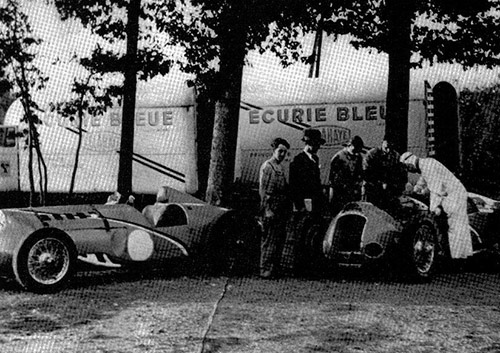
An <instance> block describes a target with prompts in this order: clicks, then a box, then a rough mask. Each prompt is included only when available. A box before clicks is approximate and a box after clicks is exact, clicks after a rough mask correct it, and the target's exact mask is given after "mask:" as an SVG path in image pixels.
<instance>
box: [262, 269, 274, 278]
mask: <svg viewBox="0 0 500 353" xmlns="http://www.w3.org/2000/svg"><path fill="white" fill-rule="evenodd" d="M272 277H273V274H272V272H271V271H262V272H261V273H260V278H264V279H270V278H272Z"/></svg>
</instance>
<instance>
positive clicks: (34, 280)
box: [13, 231, 77, 293]
mask: <svg viewBox="0 0 500 353" xmlns="http://www.w3.org/2000/svg"><path fill="white" fill-rule="evenodd" d="M76 259H77V252H76V248H75V245H74V244H73V242H72V240H71V239H70V238H69V236H67V235H66V234H63V233H59V232H54V231H52V232H39V233H35V234H33V235H31V236H30V237H29V238H28V239H27V240H26V241H25V242H24V244H23V245H22V246H21V248H20V249H19V251H18V252H17V254H16V255H15V256H14V259H13V270H14V274H15V277H16V280H17V282H18V283H19V284H20V285H21V286H22V287H23V288H24V289H26V290H29V291H33V292H39V293H47V292H53V291H56V290H59V289H60V288H61V287H62V286H64V285H65V284H66V283H67V281H68V280H69V278H70V277H71V276H72V275H73V272H74V268H75V264H76Z"/></svg>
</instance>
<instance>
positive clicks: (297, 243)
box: [283, 128, 325, 274]
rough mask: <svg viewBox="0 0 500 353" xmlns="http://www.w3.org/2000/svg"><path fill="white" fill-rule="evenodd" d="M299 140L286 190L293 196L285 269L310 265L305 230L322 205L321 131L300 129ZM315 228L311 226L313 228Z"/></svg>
mask: <svg viewBox="0 0 500 353" xmlns="http://www.w3.org/2000/svg"><path fill="white" fill-rule="evenodd" d="M302 141H303V142H304V144H305V146H304V149H303V151H302V152H300V153H299V154H297V155H296V156H295V157H294V158H293V160H292V162H291V163H290V194H291V197H292V200H293V206H294V214H293V217H292V221H291V222H290V228H291V229H290V230H289V232H288V237H287V241H286V244H285V251H284V254H283V267H284V268H286V269H287V270H288V271H290V272H291V271H294V272H295V274H297V272H303V271H307V270H308V269H309V267H310V265H311V264H310V262H309V260H311V259H309V258H308V255H307V253H308V251H310V250H311V249H309V248H308V245H310V243H311V241H310V240H311V239H308V236H309V235H310V234H309V233H308V231H310V229H312V227H313V226H314V225H316V228H317V226H318V225H319V222H320V219H319V217H320V211H321V209H322V208H323V205H324V194H323V187H322V185H321V175H320V164H319V158H318V155H317V153H318V150H319V149H320V147H321V145H323V144H324V143H325V139H323V137H322V136H321V131H319V130H317V129H312V128H308V129H305V130H304V133H303V137H302ZM316 228H315V229H316Z"/></svg>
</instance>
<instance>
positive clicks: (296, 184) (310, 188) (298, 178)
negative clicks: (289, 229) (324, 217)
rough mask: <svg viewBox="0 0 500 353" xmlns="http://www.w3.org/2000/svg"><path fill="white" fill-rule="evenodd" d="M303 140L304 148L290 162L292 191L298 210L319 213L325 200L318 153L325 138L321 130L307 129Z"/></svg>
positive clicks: (294, 203)
mask: <svg viewBox="0 0 500 353" xmlns="http://www.w3.org/2000/svg"><path fill="white" fill-rule="evenodd" d="M302 141H304V143H305V147H304V150H303V151H302V152H300V153H299V154H297V155H296V156H295V157H294V158H293V160H292V162H291V163H290V191H291V195H292V200H293V205H294V207H295V210H296V211H299V212H301V211H305V210H307V211H310V212H313V213H317V212H318V211H319V210H320V208H321V204H322V202H323V188H322V186H321V177H320V165H319V158H318V155H317V153H318V150H319V149H320V147H321V145H323V144H324V143H325V139H323V138H322V137H321V132H320V131H319V130H316V129H305V130H304V137H303V138H302ZM309 205H310V207H309ZM306 206H307V207H306ZM308 208H310V209H308Z"/></svg>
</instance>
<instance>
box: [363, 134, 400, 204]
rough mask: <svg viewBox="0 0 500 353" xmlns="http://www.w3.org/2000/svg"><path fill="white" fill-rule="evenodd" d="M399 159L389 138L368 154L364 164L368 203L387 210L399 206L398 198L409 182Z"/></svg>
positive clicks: (385, 138)
mask: <svg viewBox="0 0 500 353" xmlns="http://www.w3.org/2000/svg"><path fill="white" fill-rule="evenodd" d="M399 157H400V156H399V153H398V152H396V151H395V150H394V149H393V146H392V142H391V141H390V140H389V139H388V138H387V137H384V139H383V141H382V145H381V146H380V147H375V148H372V149H371V150H370V151H369V152H368V153H367V154H366V157H365V159H364V163H363V170H364V173H363V175H364V179H365V197H366V201H368V202H371V203H373V204H374V205H377V206H378V207H380V208H382V209H385V210H390V209H391V208H392V207H396V206H397V198H398V197H399V196H401V194H402V193H403V191H404V188H405V184H406V181H407V173H406V170H405V169H404V168H403V165H402V164H401V163H400V162H399Z"/></svg>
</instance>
